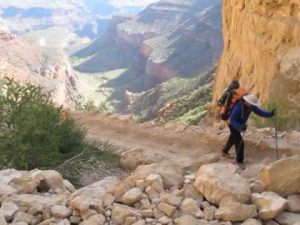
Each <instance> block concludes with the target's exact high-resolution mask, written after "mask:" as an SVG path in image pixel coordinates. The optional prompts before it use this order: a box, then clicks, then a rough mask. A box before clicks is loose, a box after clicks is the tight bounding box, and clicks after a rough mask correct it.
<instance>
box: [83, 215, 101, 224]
mask: <svg viewBox="0 0 300 225" xmlns="http://www.w3.org/2000/svg"><path fill="white" fill-rule="evenodd" d="M104 223H105V217H104V216H103V215H101V214H99V215H93V216H91V217H89V218H88V219H87V220H85V221H83V222H82V225H103V224H104Z"/></svg>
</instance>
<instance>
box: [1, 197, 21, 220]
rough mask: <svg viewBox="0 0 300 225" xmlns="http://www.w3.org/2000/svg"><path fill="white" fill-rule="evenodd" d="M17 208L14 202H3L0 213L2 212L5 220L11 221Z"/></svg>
mask: <svg viewBox="0 0 300 225" xmlns="http://www.w3.org/2000/svg"><path fill="white" fill-rule="evenodd" d="M18 210H19V207H18V206H17V205H16V204H15V203H13V202H3V203H2V205H1V208H0V213H2V215H3V216H4V218H5V219H6V221H12V220H13V219H14V217H15V215H16V213H17V212H18Z"/></svg>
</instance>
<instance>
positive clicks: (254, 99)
mask: <svg viewBox="0 0 300 225" xmlns="http://www.w3.org/2000/svg"><path fill="white" fill-rule="evenodd" d="M243 99H244V100H245V101H246V102H248V103H249V104H250V105H253V106H257V107H259V106H260V103H259V101H258V99H257V97H256V96H255V95H253V94H249V95H245V96H244V97H243Z"/></svg>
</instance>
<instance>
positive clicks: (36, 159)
mask: <svg viewBox="0 0 300 225" xmlns="http://www.w3.org/2000/svg"><path fill="white" fill-rule="evenodd" d="M103 107H104V106H103V105H101V107H100V108H101V109H103ZM84 138H85V130H83V129H82V128H81V127H79V126H78V125H77V124H76V123H75V121H74V120H73V119H72V118H70V117H69V116H65V115H64V113H63V111H62V108H61V107H57V106H55V105H54V104H53V103H52V101H51V100H50V95H48V94H45V93H44V92H43V89H42V88H41V87H36V86H33V85H31V84H26V85H20V84H19V83H17V82H15V81H13V80H11V79H8V78H6V79H4V80H1V82H0V169H2V168H16V169H20V170H31V169H34V168H41V169H53V168H55V169H56V168H59V171H60V172H62V174H63V175H65V176H66V178H68V179H70V180H71V181H74V182H75V184H78V185H79V177H80V176H78V173H81V174H82V173H84V171H85V173H86V174H87V175H89V173H92V172H93V171H94V169H95V168H96V166H97V168H100V167H101V168H104V171H105V168H107V167H108V168H118V167H119V157H118V156H117V155H115V154H114V153H113V152H112V151H111V149H112V147H111V146H110V145H108V144H107V143H106V144H100V145H96V144H95V143H92V144H91V143H87V142H86V141H85V140H84ZM58 165H61V166H58ZM57 166H58V167H57ZM100 171H101V172H103V171H102V170H100ZM108 171H110V170H108Z"/></svg>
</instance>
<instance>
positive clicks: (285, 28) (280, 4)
mask: <svg viewBox="0 0 300 225" xmlns="http://www.w3.org/2000/svg"><path fill="white" fill-rule="evenodd" d="M299 8H300V3H299V1H297V0H288V1H278V0H261V1H258V0H257V1H246V0H225V1H224V5H223V33H224V52H223V56H222V59H221V62H220V65H219V69H218V74H217V77H216V85H215V89H214V102H216V100H217V99H218V98H219V97H220V95H221V94H222V92H223V91H224V88H226V87H227V85H228V84H229V83H230V82H231V81H232V80H233V79H238V80H240V82H241V84H242V85H243V86H244V87H245V88H248V89H250V88H251V87H253V89H252V90H251V91H252V92H253V93H255V94H257V95H258V96H259V97H260V99H261V100H262V102H263V103H267V102H269V101H276V102H278V103H279V105H281V106H284V107H288V108H290V109H294V110H299V107H300V91H299V90H300V89H299V84H300V57H299V55H300V48H299V45H300V26H299V22H300V11H299ZM289 112H290V113H291V114H293V113H294V115H296V111H294V112H293V111H292V110H291V111H289Z"/></svg>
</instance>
